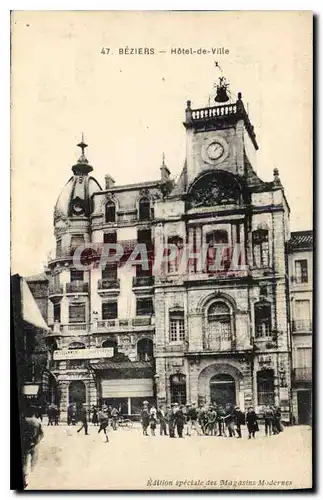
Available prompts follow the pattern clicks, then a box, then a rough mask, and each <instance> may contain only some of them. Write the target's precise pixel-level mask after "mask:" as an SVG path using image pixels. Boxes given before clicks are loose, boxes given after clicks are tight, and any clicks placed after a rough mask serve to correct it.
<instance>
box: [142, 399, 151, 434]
mask: <svg viewBox="0 0 323 500" xmlns="http://www.w3.org/2000/svg"><path fill="white" fill-rule="evenodd" d="M149 420H150V416H149V411H148V407H147V406H144V407H143V409H142V411H141V426H142V433H143V435H144V436H148V432H147V429H148V426H149Z"/></svg>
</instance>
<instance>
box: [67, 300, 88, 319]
mask: <svg viewBox="0 0 323 500" xmlns="http://www.w3.org/2000/svg"><path fill="white" fill-rule="evenodd" d="M69 322H70V323H85V304H73V305H70V306H69Z"/></svg>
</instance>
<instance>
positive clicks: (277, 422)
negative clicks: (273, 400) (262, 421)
mask: <svg viewBox="0 0 323 500" xmlns="http://www.w3.org/2000/svg"><path fill="white" fill-rule="evenodd" d="M273 430H274V434H279V433H280V432H282V431H283V425H282V423H281V409H280V408H279V406H275V407H274V421H273Z"/></svg>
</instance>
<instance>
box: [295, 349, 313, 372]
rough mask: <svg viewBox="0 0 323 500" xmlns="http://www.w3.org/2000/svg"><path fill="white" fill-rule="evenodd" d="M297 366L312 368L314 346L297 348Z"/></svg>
mask: <svg viewBox="0 0 323 500" xmlns="http://www.w3.org/2000/svg"><path fill="white" fill-rule="evenodd" d="M295 361H296V363H295V367H296V368H311V366H312V348H311V347H300V348H298V349H296V360H295Z"/></svg>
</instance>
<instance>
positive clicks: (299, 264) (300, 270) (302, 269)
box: [295, 259, 308, 283]
mask: <svg viewBox="0 0 323 500" xmlns="http://www.w3.org/2000/svg"><path fill="white" fill-rule="evenodd" d="M295 281H296V283H308V270H307V260H306V259H302V260H295Z"/></svg>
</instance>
